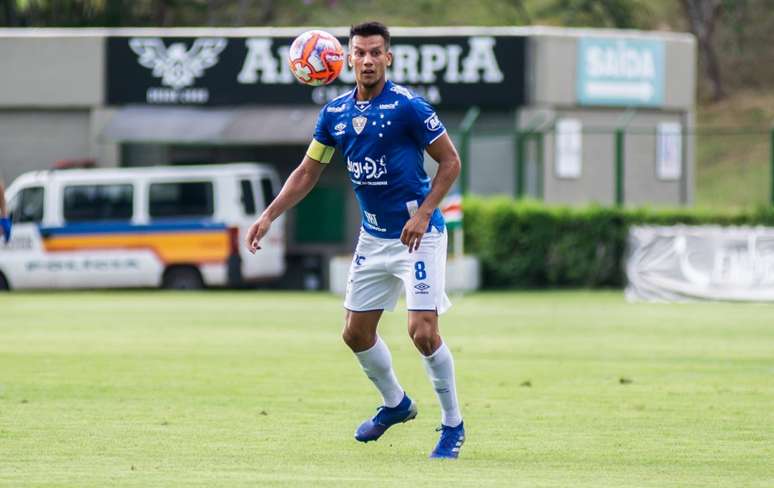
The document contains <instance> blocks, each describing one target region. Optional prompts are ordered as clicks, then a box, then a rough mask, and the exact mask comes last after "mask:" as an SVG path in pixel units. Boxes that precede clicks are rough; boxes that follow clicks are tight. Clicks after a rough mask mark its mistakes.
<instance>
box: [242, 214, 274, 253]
mask: <svg viewBox="0 0 774 488" xmlns="http://www.w3.org/2000/svg"><path fill="white" fill-rule="evenodd" d="M270 227H271V219H270V218H268V217H267V216H266V215H265V214H261V216H260V217H258V220H256V221H255V223H253V225H251V226H250V228H249V229H248V230H247V237H245V245H247V250H248V251H250V253H252V254H255V251H257V250H258V249H260V248H261V246H260V242H261V239H263V236H265V235H266V233H267V232H269V228H270Z"/></svg>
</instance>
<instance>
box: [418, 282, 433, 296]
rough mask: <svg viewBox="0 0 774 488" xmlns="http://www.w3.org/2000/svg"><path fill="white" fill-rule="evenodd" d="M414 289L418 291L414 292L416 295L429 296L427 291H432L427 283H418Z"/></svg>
mask: <svg viewBox="0 0 774 488" xmlns="http://www.w3.org/2000/svg"><path fill="white" fill-rule="evenodd" d="M414 288H415V289H416V290H417V291H416V292H414V294H415V295H428V292H427V290H429V289H430V285H428V284H427V283H418V284H416V285H414Z"/></svg>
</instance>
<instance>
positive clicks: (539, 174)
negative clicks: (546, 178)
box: [535, 131, 545, 200]
mask: <svg viewBox="0 0 774 488" xmlns="http://www.w3.org/2000/svg"><path fill="white" fill-rule="evenodd" d="M543 135H544V134H543V132H542V131H541V132H538V133H537V156H536V157H535V159H536V162H537V164H535V171H536V173H537V197H538V198H540V199H541V200H542V199H543V143H544V142H545V139H544V137H543Z"/></svg>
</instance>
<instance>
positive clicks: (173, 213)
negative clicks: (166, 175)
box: [148, 181, 213, 218]
mask: <svg viewBox="0 0 774 488" xmlns="http://www.w3.org/2000/svg"><path fill="white" fill-rule="evenodd" d="M148 210H149V213H150V216H151V217H156V218H167V217H211V216H212V214H213V203H212V182H209V181H188V182H177V183H152V184H151V186H150V205H148Z"/></svg>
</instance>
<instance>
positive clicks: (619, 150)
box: [615, 127, 625, 206]
mask: <svg viewBox="0 0 774 488" xmlns="http://www.w3.org/2000/svg"><path fill="white" fill-rule="evenodd" d="M624 198H625V196H624V129H622V128H620V127H619V128H618V129H616V130H615V204H616V205H618V206H622V205H623V203H624Z"/></svg>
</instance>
